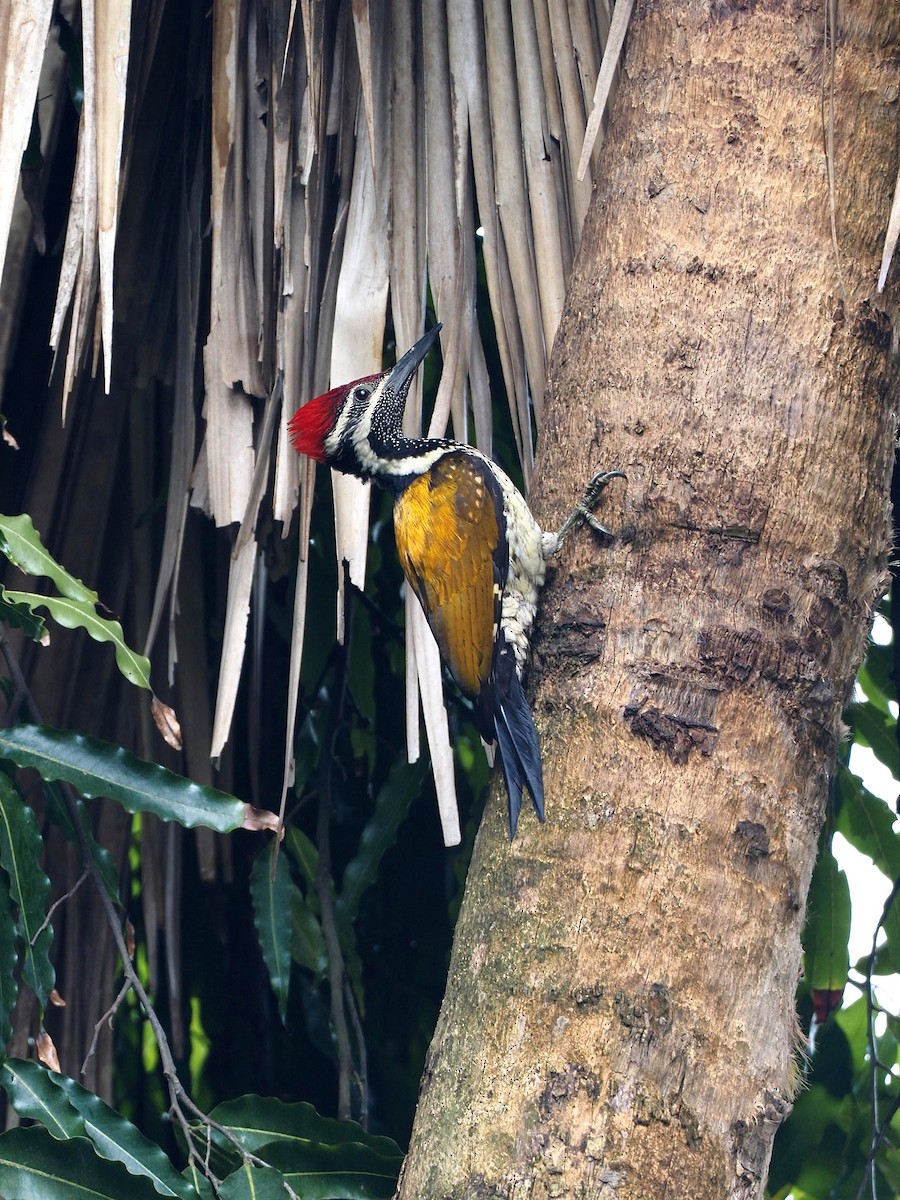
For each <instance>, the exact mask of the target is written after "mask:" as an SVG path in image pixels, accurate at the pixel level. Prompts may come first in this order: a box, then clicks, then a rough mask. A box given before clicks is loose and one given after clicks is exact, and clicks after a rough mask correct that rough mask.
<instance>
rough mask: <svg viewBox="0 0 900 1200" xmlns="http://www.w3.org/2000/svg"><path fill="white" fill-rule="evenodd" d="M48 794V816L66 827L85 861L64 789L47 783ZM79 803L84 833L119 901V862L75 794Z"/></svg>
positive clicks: (108, 888) (108, 891) (109, 889)
mask: <svg viewBox="0 0 900 1200" xmlns="http://www.w3.org/2000/svg"><path fill="white" fill-rule="evenodd" d="M44 797H45V799H46V801H47V816H48V817H49V818H50V820H51V821H52V822H53V824H54V825H56V826H57V828H58V829H60V830H61V831H62V834H63V837H64V838H65V839H66V841H67V842H69V843H71V845H73V846H74V847H75V849H76V850H77V851H78V857H79V860H80V861H81V862H82V865H84V862H83V859H82V858H81V842H80V841H79V840H78V834H77V833H76V831H75V825H74V824H73V822H72V819H71V817H70V816H69V808H68V805H67V804H66V802H65V800H64V799H63V796H62V789H61V787H60V785H59V784H58V783H47V782H45V783H44ZM75 804H76V807H77V809H78V815H79V817H80V819H81V828H82V829H83V831H84V836H85V837H86V838H87V842H88V846H89V847H90V850H91V854H93V856H94V861H95V862H96V864H97V867H98V869H99V871H100V876H101V878H102V879H103V883H104V886H105V887H106V894H107V895H108V896H109V898H110V900H112V901H113V903H114V904H118V902H119V873H118V871H117V870H116V864H115V863H114V862H113V857H112V855H111V854H110V852H109V851H108V850H107V849H106V847H105V846H101V845H100V843H99V842H98V841H97V840H96V839H95V838H94V831H93V829H92V828H91V820H90V817H89V816H88V811H87V808H86V807H85V804H84V802H83V801H82V800H80V799H79V798H78V797H77V796H76V797H75Z"/></svg>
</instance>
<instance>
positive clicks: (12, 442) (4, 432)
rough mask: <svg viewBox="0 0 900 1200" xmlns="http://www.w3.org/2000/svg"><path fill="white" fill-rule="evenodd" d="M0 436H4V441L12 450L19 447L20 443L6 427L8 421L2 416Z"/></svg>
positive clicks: (0, 419)
mask: <svg viewBox="0 0 900 1200" xmlns="http://www.w3.org/2000/svg"><path fill="white" fill-rule="evenodd" d="M0 437H2V438H3V441H4V442H5V443H6V445H7V446H9V448H10V450H18V449H19V443H18V442H17V441H16V439H15V438H14V437H13V435H12V434H11V433H10V432H9V430H8V429H7V428H6V421H5V420H4V419H3V417H0Z"/></svg>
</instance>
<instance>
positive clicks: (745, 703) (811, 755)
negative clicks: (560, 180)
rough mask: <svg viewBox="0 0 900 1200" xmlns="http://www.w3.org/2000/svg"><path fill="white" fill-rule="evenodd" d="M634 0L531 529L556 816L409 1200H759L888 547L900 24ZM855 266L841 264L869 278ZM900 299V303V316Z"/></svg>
mask: <svg viewBox="0 0 900 1200" xmlns="http://www.w3.org/2000/svg"><path fill="white" fill-rule="evenodd" d="M843 17H844V20H845V27H844V28H843V29H842V30H841V31H840V35H839V38H838V40H837V47H836V61H835V75H834V147H835V158H834V163H835V179H836V186H835V194H834V216H835V222H836V231H837V241H838V244H839V249H840V255H839V258H838V257H837V256H836V253H835V249H834V246H833V244H832V234H831V208H830V199H829V185H828V172H827V170H826V158H825V151H824V139H823V118H822V98H823V96H824V98H825V121H826V124H827V120H828V108H827V105H828V95H829V89H830V82H831V78H830V63H829V58H828V54H827V46H826V40H825V37H824V33H825V30H824V21H825V10H824V6H823V5H822V4H809V3H803V2H801V0H796V2H793V3H790V2H786V0H785V2H782V3H776V2H774V0H769V2H765V3H763V2H760V3H755V4H743V3H741V4H737V3H735V4H732V3H727V2H722V0H719V2H713V3H701V2H699V0H687V2H685V3H683V4H681V5H679V6H678V7H677V8H676V7H675V6H674V5H667V4H663V3H654V2H646V3H641V0H639V3H638V5H637V8H636V11H635V16H634V18H633V25H632V30H631V33H630V35H629V46H628V48H627V58H626V65H625V72H624V77H623V81H622V87H621V89H620V91H619V95H618V98H617V101H616V108H615V111H614V114H613V118H612V122H611V126H610V130H609V136H608V140H607V144H606V156H605V159H604V161H603V164H602V168H603V169H602V171H601V172H600V174H599V178H600V179H601V183H600V184H599V186H598V188H597V191H596V192H595V195H594V197H593V202H592V206H591V210H590V213H589V216H588V219H587V223H586V226H585V229H584V234H583V237H582V243H581V248H580V252H579V258H578V261H577V263H576V268H575V273H574V277H573V280H572V284H571V287H570V291H569V295H568V299H567V306H566V311H565V314H564V318H563V322H562V326H561V328H560V330H559V333H558V335H557V340H556V345H555V349H554V355H553V362H552V366H551V380H550V401H549V408H548V415H547V422H546V426H545V428H544V429H543V431H542V445H543V449H542V453H541V458H540V461H539V463H538V472H537V489H536V494H535V503H536V511H537V512H538V515H539V517H542V518H544V523H545V524H547V525H549V526H551V527H552V526H553V525H554V524H555V523H557V522H558V521H559V520H560V519H561V517H562V515H563V514H564V512H565V510H566V508H567V507H568V506H569V505H570V503H571V501H572V500H573V499H574V498H575V497H576V496H577V495H578V494H579V492H580V489H581V487H582V486H583V484H584V482H585V480H586V479H587V477H588V476H589V475H590V474H591V473H592V471H594V470H595V469H597V468H598V467H601V466H602V467H606V468H611V467H618V468H622V469H624V470H625V471H626V472H627V475H628V481H627V484H625V485H623V484H621V483H617V484H613V485H611V486H610V488H609V491H608V493H607V498H606V501H605V507H604V509H603V516H604V520H605V521H606V522H607V523H609V524H610V525H611V526H612V527H613V528H615V529H617V530H620V531H621V535H620V537H619V539H618V540H617V542H616V543H615V544H614V545H613V546H612V547H611V548H608V549H605V548H602V547H601V546H600V545H599V544H598V542H597V541H596V539H595V538H594V536H593V535H592V534H591V533H590V531H584V532H582V533H580V534H578V535H577V536H576V537H574V538H573V539H571V540H570V542H569V543H567V545H566V548H565V551H564V552H563V554H562V555H561V557H560V561H559V563H558V566H557V569H556V572H555V578H553V579H552V580H551V581H550V584H549V586H548V590H547V592H546V594H545V597H544V601H543V605H542V611H541V616H540V621H539V626H538V630H537V635H536V639H535V665H534V668H533V677H535V678H536V680H537V688H536V695H535V714H536V720H537V724H538V730H539V733H540V735H541V740H542V745H543V748H544V759H545V775H546V785H547V822H546V825H545V826H543V827H539V826H538V825H537V824H536V822H534V820H533V819H530V818H529V816H527V815H525V814H523V819H522V821H521V822H520V826H519V829H520V832H519V834H518V836H517V837H516V839H515V841H514V842H513V843H512V844H510V843H508V842H507V840H506V837H505V832H504V831H505V816H504V811H503V809H504V804H503V801H502V800H501V798H500V797H499V796H498V795H497V794H496V792H495V794H494V796H493V799H492V803H491V804H490V806H489V809H488V813H487V816H486V818H485V822H484V824H483V827H482V829H481V832H480V834H479V837H478V841H477V845H476V849H475V855H474V859H473V863H472V868H471V871H470V876H469V880H468V885H467V891H466V897H465V901H464V904H463V909H462V912H461V914H460V919H459V925H458V928H457V934H456V942H455V946H454V952H453V960H452V963H451V967H450V978H449V983H448V989H447V995H446V998H445V1001H444V1006H443V1009H442V1012H441V1017H440V1020H439V1023H438V1027H437V1031H436V1033H435V1037H434V1041H433V1043H432V1047H431V1051H430V1053H429V1057H428V1061H427V1063H426V1068H425V1075H424V1080H423V1085H422V1093H421V1096H420V1102H419V1108H418V1112H417V1116H416V1122H415V1127H414V1130H413V1136H412V1142H411V1147H410V1152H409V1156H408V1159H407V1163H406V1167H405V1172H404V1177H403V1179H402V1181H401V1185H400V1188H399V1191H398V1196H400V1197H402V1198H404V1200H456V1198H457V1197H458V1198H460V1200H463V1198H465V1200H471V1198H472V1197H477V1196H490V1197H512V1196H514V1197H516V1198H517V1200H521V1198H524V1197H535V1198H537V1197H542V1198H543V1197H550V1196H560V1197H561V1196H567V1197H568V1196H572V1197H587V1196H591V1197H594V1196H609V1197H618V1198H619V1200H626V1198H630V1197H652V1198H654V1200H656V1198H658V1197H661V1196H664V1195H665V1196H668V1197H679V1196H684V1197H691V1198H692V1200H693V1198H703V1197H716V1198H719V1197H723V1196H729V1197H757V1196H761V1195H762V1193H763V1187H764V1182H765V1177H766V1172H767V1169H768V1162H769V1157H770V1153H771V1145H772V1138H773V1136H774V1134H775V1131H776V1130H777V1128H778V1126H779V1124H780V1122H781V1121H782V1119H783V1118H784V1116H785V1115H786V1113H787V1112H788V1111H789V1108H790V1104H791V1097H792V1095H793V1094H794V1092H795V1090H796V1087H797V1075H798V1072H797V1053H798V1034H797V1024H796V1017H795V1013H794V991H795V987H796V983H797V978H798V972H799V969H800V955H801V946H800V935H801V931H802V926H803V912H804V906H805V900H806V894H807V889H808V886H809V879H810V874H811V872H812V867H813V862H814V859H815V853H816V843H817V837H818V834H819V830H820V825H821V821H822V816H823V811H824V806H825V802H826V798H827V795H828V789H829V783H830V778H831V773H832V769H833V765H834V758H835V750H836V747H837V744H838V741H839V739H840V737H841V719H840V718H841V709H842V706H843V705H844V703H845V702H846V700H847V698H848V696H849V693H850V689H851V686H852V682H853V678H854V673H855V670H856V667H857V664H858V662H859V660H860V657H861V654H862V652H863V648H864V644H865V638H866V634H867V631H868V628H869V620H870V615H871V611H872V606H873V603H874V601H875V600H876V598H877V597H878V596H879V595H880V594H881V592H882V590H883V587H884V578H885V577H884V570H885V563H886V557H887V554H888V551H889V548H890V542H889V528H888V519H887V514H888V508H887V497H888V485H889V479H890V472H891V466H892V462H893V455H894V432H895V428H896V415H897V414H896V387H897V382H898V380H897V370H896V362H895V359H894V358H893V357H892V349H893V345H894V340H893V339H894V326H893V318H894V313H895V307H894V305H893V304H890V305H889V304H888V302H887V301H886V300H885V299H884V298H883V297H878V296H876V294H875V291H874V288H875V279H876V273H877V265H878V258H879V254H880V245H879V243H880V240H881V239H882V238H883V236H884V228H885V225H886V220H887V213H888V211H889V207H890V188H891V185H892V182H893V178H894V173H895V171H896V158H895V150H896V131H897V87H896V65H897V47H898V36H900V28H898V25H900V21H898V9H897V7H896V6H895V5H888V4H884V3H880V2H879V0H863V2H862V3H859V4H856V5H854V6H853V8H852V11H850V10H848V9H844V10H843ZM838 264H839V265H838ZM895 299H896V290H894V291H893V293H892V295H891V300H892V301H894V300H895Z"/></svg>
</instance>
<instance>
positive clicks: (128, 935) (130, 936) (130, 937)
mask: <svg viewBox="0 0 900 1200" xmlns="http://www.w3.org/2000/svg"><path fill="white" fill-rule="evenodd" d="M125 948H126V949H127V951H128V957H129V958H134V949H135V939H134V926H133V925H132V923H131V922H130V921H126V922H125Z"/></svg>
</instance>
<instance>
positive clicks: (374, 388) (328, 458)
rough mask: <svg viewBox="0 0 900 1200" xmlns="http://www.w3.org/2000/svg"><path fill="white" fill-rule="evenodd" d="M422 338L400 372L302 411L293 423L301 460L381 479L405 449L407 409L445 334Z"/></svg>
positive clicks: (350, 386)
mask: <svg viewBox="0 0 900 1200" xmlns="http://www.w3.org/2000/svg"><path fill="white" fill-rule="evenodd" d="M440 328H441V326H440V325H436V326H435V327H434V328H433V329H430V330H429V331H428V333H426V334H425V336H424V337H421V338H419V340H418V341H417V342H416V344H415V345H414V346H412V347H411V348H410V349H409V350H407V352H406V353H405V354H404V355H403V357H402V358H400V359H399V360H398V362H397V363H396V365H395V366H393V367H391V368H390V369H389V370H387V371H383V372H382V373H381V374H380V375H366V376H364V377H363V378H362V379H357V380H355V381H354V382H353V383H345V384H342V385H341V386H340V387H336V388H332V389H331V391H330V392H325V393H324V394H323V395H321V396H317V397H316V398H315V399H314V400H310V401H308V402H307V403H306V404H304V405H303V406H302V408H299V409H298V410H297V412H296V413H294V415H293V417H291V420H290V422H289V423H288V432H289V433H290V436H291V442H292V444H293V446H294V449H295V450H296V451H297V453H298V454H306V455H308V456H309V457H310V458H314V459H315V460H316V461H317V462H320V463H327V464H328V465H329V466H331V467H334V468H335V469H336V470H339V471H345V472H346V473H347V474H350V475H361V476H370V475H379V474H382V473H385V472H387V471H389V470H390V463H391V461H392V456H395V455H396V454H399V453H400V452H402V450H403V449H404V447H403V442H404V439H403V435H402V421H403V409H404V407H405V406H406V397H407V395H408V394H409V386H410V383H411V382H412V378H413V375H414V374H415V372H416V368H417V367H418V365H419V363H420V362H421V361H422V359H423V358H424V357H425V355H426V354H427V352H428V350H429V349H430V347H431V345H432V343H433V342H434V340H435V338H436V337H437V335H438V332H439V331H440Z"/></svg>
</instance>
